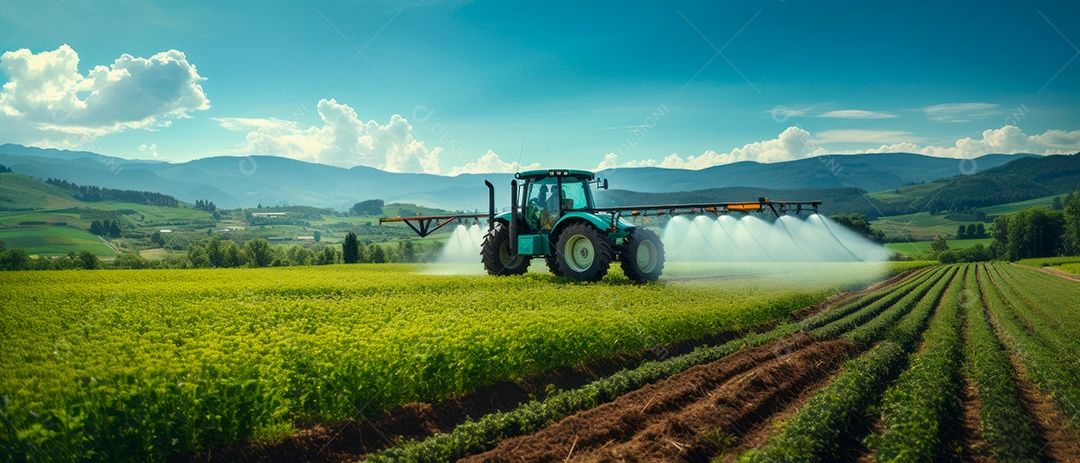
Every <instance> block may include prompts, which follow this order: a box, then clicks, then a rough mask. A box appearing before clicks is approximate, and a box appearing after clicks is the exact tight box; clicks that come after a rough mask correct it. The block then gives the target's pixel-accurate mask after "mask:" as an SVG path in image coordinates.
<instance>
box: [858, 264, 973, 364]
mask: <svg viewBox="0 0 1080 463" xmlns="http://www.w3.org/2000/svg"><path fill="white" fill-rule="evenodd" d="M956 269H957V268H956V267H946V268H944V269H942V270H944V272H943V273H942V274H941V275H940V276H939V277H938V278H937V280H936V281H934V282H933V285H932V286H930V288H929V289H928V290H923V291H918V292H913V293H912V294H911V296H916V297H914V298H905V299H902V300H901V301H900V302H898V303H896V305H894V306H892V307H889V308H888V309H886V310H885V311H884V312H881V313H880V314H878V316H877V317H874V319H873V320H870V321H869V322H866V323H864V324H862V325H860V326H859V327H858V328H855V329H853V330H851V331H849V332H847V333H844V334H843V336H841V338H842V339H845V340H848V341H851V342H852V343H854V344H855V345H859V346H869V345H871V344H872V343H874V342H875V341H877V340H878V339H881V338H882V337H883V336H884V337H886V338H887V339H890V340H892V341H894V342H899V343H901V344H903V345H909V344H912V343H914V342H916V341H917V338H918V335H919V333H920V332H921V331H922V328H923V327H924V326H925V325H926V320H927V319H928V318H929V317H930V314H931V313H933V312H934V309H935V308H936V307H937V305H938V302H939V301H941V295H942V294H944V292H945V288H946V287H947V286H948V285H949V282H950V281H952V279H953V275H955V274H956Z"/></svg>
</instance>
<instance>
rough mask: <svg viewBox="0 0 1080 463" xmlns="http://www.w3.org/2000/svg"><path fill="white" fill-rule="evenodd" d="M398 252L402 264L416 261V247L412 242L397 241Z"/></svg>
mask: <svg viewBox="0 0 1080 463" xmlns="http://www.w3.org/2000/svg"><path fill="white" fill-rule="evenodd" d="M398 252H399V253H400V254H401V261H402V262H415V261H416V247H415V245H413V242H412V241H398Z"/></svg>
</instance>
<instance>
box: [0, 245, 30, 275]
mask: <svg viewBox="0 0 1080 463" xmlns="http://www.w3.org/2000/svg"><path fill="white" fill-rule="evenodd" d="M29 268H30V254H27V252H26V250H25V249H23V248H14V249H8V250H6V251H3V252H0V269H3V270H28V269H29Z"/></svg>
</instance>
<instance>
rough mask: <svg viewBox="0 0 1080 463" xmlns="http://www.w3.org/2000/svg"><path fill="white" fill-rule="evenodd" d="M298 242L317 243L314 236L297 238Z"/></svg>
mask: <svg viewBox="0 0 1080 463" xmlns="http://www.w3.org/2000/svg"><path fill="white" fill-rule="evenodd" d="M296 241H315V237H314V236H297V237H296Z"/></svg>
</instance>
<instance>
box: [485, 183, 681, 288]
mask: <svg viewBox="0 0 1080 463" xmlns="http://www.w3.org/2000/svg"><path fill="white" fill-rule="evenodd" d="M514 177H515V180H514V181H513V182H511V186H510V211H509V212H503V213H501V214H497V215H494V216H493V217H492V219H491V220H490V221H489V223H490V224H491V225H490V226H489V227H488V232H487V235H485V236H484V241H483V245H482V246H481V251H480V255H481V260H482V261H483V263H484V268H485V269H486V270H487V272H488V273H489V274H492V275H520V274H523V273H525V272H526V271H527V270H528V269H529V263H530V262H531V261H532V258H534V257H543V258H544V262H545V263H546V264H547V267H548V270H550V271H551V273H553V274H555V275H557V276H561V277H568V278H573V279H575V280H584V281H597V280H600V279H602V278H604V275H607V272H608V267H609V266H610V265H611V263H612V262H613V261H615V260H618V261H619V263H620V265H621V266H622V269H623V272H624V273H625V274H626V276H627V277H628V278H630V279H631V280H634V281H638V282H647V281H656V279H657V278H659V277H660V272H662V271H663V269H664V244H663V243H662V242H661V241H660V237H659V236H658V235H657V234H656V233H655V232H653V231H652V230H648V229H646V228H644V227H638V226H636V225H634V224H632V223H628V222H627V221H625V220H621V219H619V218H618V217H616V216H615V215H613V214H607V213H604V212H602V211H601V210H599V209H597V208H596V204H595V202H594V201H593V194H592V188H590V186H592V185H596V186H597V187H599V188H606V187H607V182H600V181H597V180H595V175H593V173H592V172H587V171H581V170H534V171H528V172H522V173H519V174H516V175H515V176H514ZM519 180H520V181H522V182H523V183H522V188H521V191H522V192H523V193H524V196H523V197H522V198H520V199H521V200H520V201H519V198H518V181H519Z"/></svg>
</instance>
